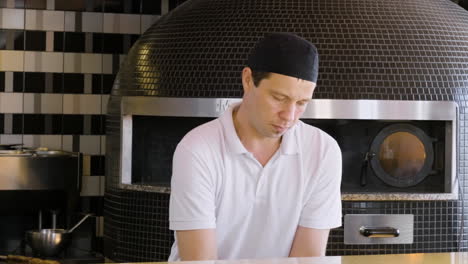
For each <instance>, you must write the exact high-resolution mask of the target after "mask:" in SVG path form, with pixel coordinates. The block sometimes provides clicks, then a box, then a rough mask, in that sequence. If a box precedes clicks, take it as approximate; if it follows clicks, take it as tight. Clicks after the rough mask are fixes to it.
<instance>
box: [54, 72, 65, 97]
mask: <svg viewBox="0 0 468 264" xmlns="http://www.w3.org/2000/svg"><path fill="white" fill-rule="evenodd" d="M63 75H64V73H53V76H52V91H53V92H54V93H63V79H64V76H63Z"/></svg>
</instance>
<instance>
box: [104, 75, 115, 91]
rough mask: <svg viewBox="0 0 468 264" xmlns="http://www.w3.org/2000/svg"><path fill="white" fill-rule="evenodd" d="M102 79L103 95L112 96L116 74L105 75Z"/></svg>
mask: <svg viewBox="0 0 468 264" xmlns="http://www.w3.org/2000/svg"><path fill="white" fill-rule="evenodd" d="M102 79H103V80H102V93H103V94H110V93H111V90H112V86H113V85H114V80H115V74H103V75H102Z"/></svg>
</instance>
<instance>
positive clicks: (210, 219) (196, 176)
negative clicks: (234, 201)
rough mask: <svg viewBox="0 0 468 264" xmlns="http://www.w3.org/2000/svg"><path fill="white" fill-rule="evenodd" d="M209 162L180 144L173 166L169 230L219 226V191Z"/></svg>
mask: <svg viewBox="0 0 468 264" xmlns="http://www.w3.org/2000/svg"><path fill="white" fill-rule="evenodd" d="M211 175H212V173H210V170H209V167H208V162H206V161H204V160H203V158H201V157H200V155H198V156H197V155H195V154H194V153H193V152H192V151H191V150H190V149H188V148H187V147H185V146H183V145H181V144H179V145H178V146H177V148H176V151H175V153H174V158H173V165H172V179H171V196H170V201H169V229H171V230H194V229H212V228H215V227H216V220H215V194H214V193H215V191H214V189H215V188H214V183H213V178H212V177H211Z"/></svg>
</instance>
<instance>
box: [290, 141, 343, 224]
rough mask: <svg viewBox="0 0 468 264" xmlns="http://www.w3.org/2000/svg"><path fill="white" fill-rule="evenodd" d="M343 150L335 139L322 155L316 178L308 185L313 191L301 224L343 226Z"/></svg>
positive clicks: (305, 206)
mask: <svg viewBox="0 0 468 264" xmlns="http://www.w3.org/2000/svg"><path fill="white" fill-rule="evenodd" d="M341 160H342V158H341V150H340V147H339V146H338V144H337V143H336V141H335V140H333V139H331V138H330V142H329V144H328V146H327V148H326V149H325V151H324V154H323V155H322V158H321V160H320V161H319V163H318V164H320V167H319V169H318V170H317V173H318V175H317V177H316V180H315V181H313V182H312V186H308V187H309V190H311V192H310V193H309V194H308V197H307V200H306V202H305V205H304V207H303V210H302V213H301V218H300V221H299V225H300V226H303V227H308V228H316V229H330V228H335V227H339V226H341V223H342V220H341V216H342V214H341V190H340V188H341V168H342V163H341Z"/></svg>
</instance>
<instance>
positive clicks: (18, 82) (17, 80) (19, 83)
mask: <svg viewBox="0 0 468 264" xmlns="http://www.w3.org/2000/svg"><path fill="white" fill-rule="evenodd" d="M23 90H24V72H13V92H16V93H21V92H23Z"/></svg>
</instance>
